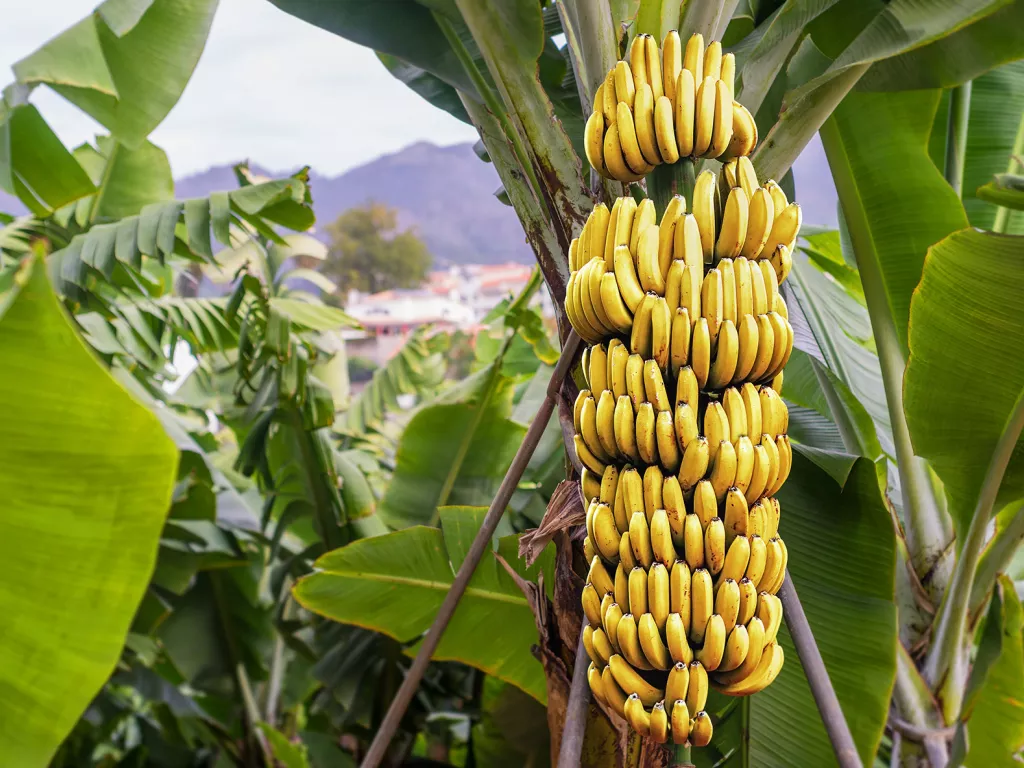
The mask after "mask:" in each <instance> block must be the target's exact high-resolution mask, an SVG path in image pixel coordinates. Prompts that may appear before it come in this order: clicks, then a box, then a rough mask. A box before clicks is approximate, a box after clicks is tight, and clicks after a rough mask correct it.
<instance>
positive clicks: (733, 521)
mask: <svg viewBox="0 0 1024 768" xmlns="http://www.w3.org/2000/svg"><path fill="white" fill-rule="evenodd" d="M749 511H750V510H749V506H748V505H747V500H746V498H745V497H744V496H743V493H742V492H741V491H740V489H739V488H730V489H729V490H728V491H726V494H725V517H724V518H723V522H724V523H725V545H726V546H727V547H728V546H730V545H731V544H732V542H733V539H735V538H736V537H737V536H746V535H747V515H748V514H749Z"/></svg>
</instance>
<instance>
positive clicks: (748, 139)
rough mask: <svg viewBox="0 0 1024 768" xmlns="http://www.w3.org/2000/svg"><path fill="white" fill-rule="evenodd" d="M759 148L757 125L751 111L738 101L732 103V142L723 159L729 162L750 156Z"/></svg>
mask: <svg viewBox="0 0 1024 768" xmlns="http://www.w3.org/2000/svg"><path fill="white" fill-rule="evenodd" d="M756 146H757V123H756V122H754V116H753V115H752V114H750V110H749V109H747V108H746V107H744V106H743V105H742V104H740V103H739V102H738V101H733V103H732V141H730V142H729V147H728V149H726V150H725V153H724V154H723V155H722V158H725V159H726V160H729V159H731V158H735V157H742V156H744V155H749V154H750V153H751V152H753V151H754V147H756Z"/></svg>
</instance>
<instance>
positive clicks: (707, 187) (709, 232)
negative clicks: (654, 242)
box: [605, 138, 746, 264]
mask: <svg viewBox="0 0 1024 768" xmlns="http://www.w3.org/2000/svg"><path fill="white" fill-rule="evenodd" d="M607 141H608V140H607V138H605V144H607ZM691 208H692V210H693V215H694V218H695V219H696V220H697V224H698V228H699V229H700V241H701V248H702V249H703V251H704V263H705V264H710V263H711V261H712V258H713V257H714V254H715V232H716V231H717V230H716V229H715V174H714V173H713V172H711V171H701V172H700V174H699V175H698V176H697V181H696V182H695V183H694V186H693V205H692V206H691ZM723 224H724V222H723ZM744 234H746V233H745V232H744ZM687 263H689V262H687Z"/></svg>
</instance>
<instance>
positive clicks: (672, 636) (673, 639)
mask: <svg viewBox="0 0 1024 768" xmlns="http://www.w3.org/2000/svg"><path fill="white" fill-rule="evenodd" d="M689 607H690V606H689V604H687V606H686V608H687V610H688V611H689ZM689 622H690V617H689V615H687V616H686V619H685V623H684V619H683V615H682V614H680V613H670V614H669V615H668V620H667V621H666V622H665V640H666V642H667V645H668V653H669V656H671V658H672V661H674V662H675V663H676V664H689V663H690V662H691V661H693V649H692V648H691V647H690V642H689V641H688V640H687V639H686V635H687V626H686V625H687V624H689Z"/></svg>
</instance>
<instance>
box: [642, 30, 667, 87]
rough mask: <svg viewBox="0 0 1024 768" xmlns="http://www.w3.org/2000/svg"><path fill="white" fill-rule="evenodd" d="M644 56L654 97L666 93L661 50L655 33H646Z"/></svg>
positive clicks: (648, 80)
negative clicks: (663, 81) (663, 82)
mask: <svg viewBox="0 0 1024 768" xmlns="http://www.w3.org/2000/svg"><path fill="white" fill-rule="evenodd" d="M644 57H645V59H646V62H645V63H646V65H647V82H648V83H649V84H650V86H651V90H652V91H653V92H654V98H656V99H657V98H659V97H661V96H664V95H665V89H664V86H663V84H662V70H661V51H659V50H658V41H657V40H656V39H655V38H654V36H653V35H644Z"/></svg>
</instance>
